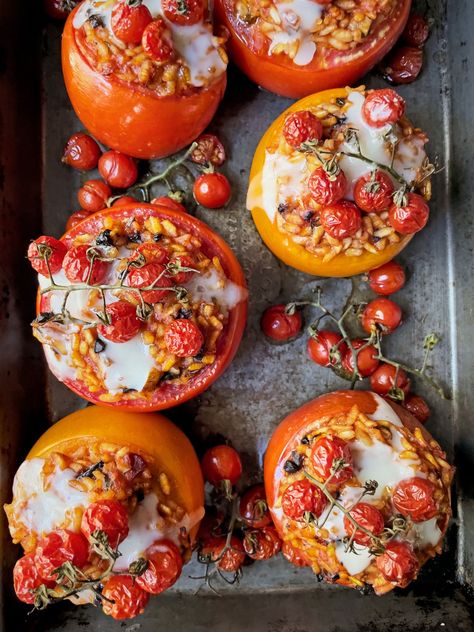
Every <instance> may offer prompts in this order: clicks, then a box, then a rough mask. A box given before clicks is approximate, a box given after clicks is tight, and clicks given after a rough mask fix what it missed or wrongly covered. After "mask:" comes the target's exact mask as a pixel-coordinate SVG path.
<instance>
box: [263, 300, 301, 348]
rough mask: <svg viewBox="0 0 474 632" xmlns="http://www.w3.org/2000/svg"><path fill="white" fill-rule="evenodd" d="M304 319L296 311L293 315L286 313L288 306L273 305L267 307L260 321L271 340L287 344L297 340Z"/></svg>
mask: <svg viewBox="0 0 474 632" xmlns="http://www.w3.org/2000/svg"><path fill="white" fill-rule="evenodd" d="M302 326H303V318H302V316H301V312H299V311H298V310H296V311H295V312H294V313H293V314H287V313H286V305H283V304H281V305H272V306H271V307H267V309H266V310H265V311H264V312H263V314H262V318H261V319H260V327H261V329H262V331H263V333H264V334H265V336H267V338H270V339H271V340H274V341H275V342H287V341H288V340H292V339H293V338H295V337H296V336H297V335H298V334H299V333H300V331H301V327H302Z"/></svg>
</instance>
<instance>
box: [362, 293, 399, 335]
mask: <svg viewBox="0 0 474 632" xmlns="http://www.w3.org/2000/svg"><path fill="white" fill-rule="evenodd" d="M402 316H403V314H402V310H401V308H400V306H399V305H397V304H396V303H394V302H393V301H391V300H390V299H389V298H376V299H374V300H373V301H370V303H368V304H367V306H366V307H365V309H364V311H363V312H362V316H361V323H362V327H363V328H364V330H365V331H366V332H367V333H368V334H370V333H371V332H372V330H373V329H374V328H375V327H378V328H379V329H380V331H382V332H383V333H384V334H390V333H392V331H395V329H396V328H397V327H398V326H399V325H400V323H401V322H402Z"/></svg>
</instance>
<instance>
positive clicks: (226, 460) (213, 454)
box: [201, 445, 242, 487]
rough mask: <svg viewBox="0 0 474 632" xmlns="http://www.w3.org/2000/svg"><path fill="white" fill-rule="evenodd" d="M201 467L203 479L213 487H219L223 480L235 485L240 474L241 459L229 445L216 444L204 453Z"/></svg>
mask: <svg viewBox="0 0 474 632" xmlns="http://www.w3.org/2000/svg"><path fill="white" fill-rule="evenodd" d="M201 469H202V474H203V476H204V478H205V480H206V481H207V482H208V483H211V485H214V487H219V485H220V484H221V483H222V482H223V481H229V482H230V484H231V485H235V484H236V483H237V482H238V480H239V479H240V477H241V476H242V461H241V460H240V456H239V453H238V452H237V450H234V448H232V447H231V446H229V445H216V446H214V447H213V448H209V450H206V452H205V453H204V456H203V457H202V461H201Z"/></svg>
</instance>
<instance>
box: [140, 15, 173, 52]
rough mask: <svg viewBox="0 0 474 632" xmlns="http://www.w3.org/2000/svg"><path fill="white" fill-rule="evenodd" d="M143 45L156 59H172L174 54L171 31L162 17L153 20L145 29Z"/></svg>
mask: <svg viewBox="0 0 474 632" xmlns="http://www.w3.org/2000/svg"><path fill="white" fill-rule="evenodd" d="M142 46H143V48H144V49H145V52H146V53H148V55H150V57H151V58H152V59H154V60H155V61H161V62H165V61H170V60H171V59H172V58H173V56H174V47H173V39H172V37H171V31H170V30H169V28H168V27H167V26H166V23H165V21H164V20H162V19H161V18H158V19H157V20H153V22H150V24H148V26H147V27H146V28H145V30H144V31H143V35H142Z"/></svg>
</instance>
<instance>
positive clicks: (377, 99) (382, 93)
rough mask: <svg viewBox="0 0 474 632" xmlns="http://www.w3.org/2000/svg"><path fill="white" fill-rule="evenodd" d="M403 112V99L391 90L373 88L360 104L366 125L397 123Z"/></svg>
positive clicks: (380, 125) (378, 125)
mask: <svg viewBox="0 0 474 632" xmlns="http://www.w3.org/2000/svg"><path fill="white" fill-rule="evenodd" d="M404 112H405V101H404V99H402V97H401V96H400V95H399V94H397V93H396V92H395V90H391V89H390V88H383V89H382V90H373V91H372V92H370V93H369V94H368V95H367V96H366V97H365V101H364V105H363V106H362V116H363V118H364V119H365V121H366V123H367V124H368V125H371V126H372V127H383V126H384V125H387V123H397V122H398V121H399V120H400V119H401V118H402V116H403V114H404Z"/></svg>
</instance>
